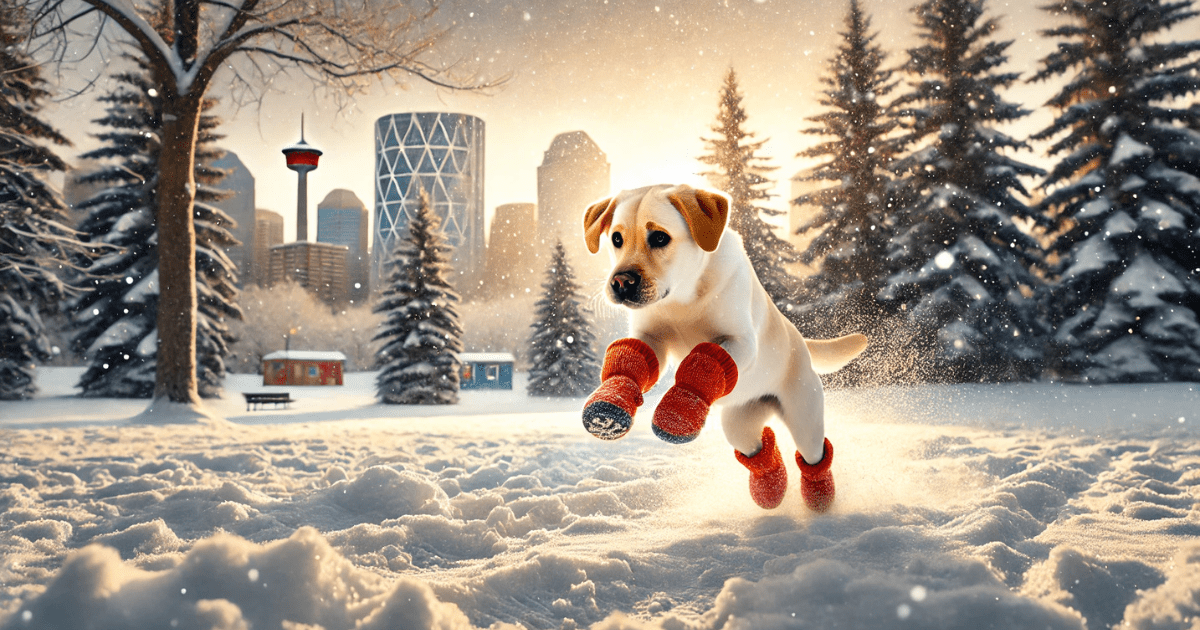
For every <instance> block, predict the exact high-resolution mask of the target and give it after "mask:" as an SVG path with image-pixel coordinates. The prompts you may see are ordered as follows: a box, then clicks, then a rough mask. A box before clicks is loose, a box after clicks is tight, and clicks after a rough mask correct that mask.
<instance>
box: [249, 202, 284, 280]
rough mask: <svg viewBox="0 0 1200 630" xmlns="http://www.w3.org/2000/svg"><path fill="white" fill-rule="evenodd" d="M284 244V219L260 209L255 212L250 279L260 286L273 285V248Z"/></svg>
mask: <svg viewBox="0 0 1200 630" xmlns="http://www.w3.org/2000/svg"><path fill="white" fill-rule="evenodd" d="M282 244H283V217H282V216H281V215H280V214H279V213H277V212H271V211H270V210H263V209H262V208H259V209H258V210H255V211H254V249H253V255H252V257H251V262H250V272H251V274H250V278H251V279H253V280H254V284H257V285H258V286H267V285H269V284H271V248H272V247H275V246H276V245H282Z"/></svg>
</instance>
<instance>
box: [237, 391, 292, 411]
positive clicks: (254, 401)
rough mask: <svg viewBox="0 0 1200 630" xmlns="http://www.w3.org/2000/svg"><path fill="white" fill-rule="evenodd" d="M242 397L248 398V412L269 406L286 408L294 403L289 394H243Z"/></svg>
mask: <svg viewBox="0 0 1200 630" xmlns="http://www.w3.org/2000/svg"><path fill="white" fill-rule="evenodd" d="M242 396H245V398H246V411H250V409H251V407H253V408H254V409H257V408H259V407H261V406H263V405H268V404H270V405H275V406H279V405H283V406H285V407H286V406H287V405H288V404H289V403H291V402H292V396H291V394H289V393H287V392H242Z"/></svg>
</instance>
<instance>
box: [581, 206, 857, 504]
mask: <svg viewBox="0 0 1200 630" xmlns="http://www.w3.org/2000/svg"><path fill="white" fill-rule="evenodd" d="M728 217H729V200H728V199H727V198H726V197H725V196H724V195H722V194H720V193H714V192H709V191H706V190H700V189H695V188H692V187H690V186H687V185H678V186H667V185H660V186H649V187H645V188H639V189H637V190H627V191H623V192H621V193H619V194H617V195H616V196H615V197H611V198H608V199H604V200H601V201H599V202H597V203H595V204H593V205H591V206H590V207H588V208H587V211H586V212H585V213H584V218H583V232H584V239H585V240H586V242H587V247H588V250H589V251H590V252H591V253H592V254H596V253H598V252H599V251H600V250H602V249H603V250H605V251H607V252H608V254H609V257H610V259H611V261H612V273H611V274H610V275H609V281H608V285H607V288H606V293H607V296H608V298H609V300H611V301H612V302H613V303H615V304H618V305H620V306H623V307H625V308H627V309H629V315H630V336H629V337H628V338H625V339H618V340H616V341H614V342H613V343H612V344H610V345H609V346H608V349H607V350H606V352H605V355H604V365H603V368H602V370H601V384H600V386H599V387H598V388H597V389H596V390H595V392H593V393H592V395H591V396H590V397H589V398H588V399H587V401H586V402H585V403H584V409H583V425H584V427H586V428H587V430H588V431H589V432H590V433H591V434H593V435H595V436H596V437H598V438H601V439H606V440H613V439H618V438H620V437H622V436H624V435H625V434H626V433H627V432H628V431H629V429H630V426H631V425H632V423H633V417H634V415H635V413H636V412H637V408H638V407H640V406H641V404H642V394H644V393H645V392H647V391H649V390H650V388H651V387H652V386H653V385H654V383H655V382H656V381H657V380H658V378H659V375H660V374H661V372H662V367H663V365H664V362H665V361H671V362H673V363H675V364H676V365H677V367H676V373H675V384H674V385H673V386H672V387H671V388H670V389H669V390H668V391H667V393H666V394H665V395H664V396H663V398H662V400H661V401H660V402H659V405H658V407H657V408H656V409H655V411H654V419H653V424H652V429H653V431H654V433H655V434H656V435H657V436H658V437H660V438H662V439H664V440H666V441H667V442H672V443H684V442H689V441H691V440H693V439H695V438H696V436H697V435H698V434H699V432H700V429H701V428H703V426H704V424H705V420H706V418H707V416H708V411H709V407H710V406H711V405H712V404H713V403H715V402H716V401H717V400H720V401H721V404H720V407H721V426H722V428H723V429H724V431H725V438H726V439H727V440H728V442H729V444H730V445H731V446H733V448H734V456H735V457H736V458H737V460H738V461H739V462H741V463H742V465H744V466H745V467H746V468H747V469H749V471H750V495H751V497H752V498H753V499H754V501H755V502H756V503H757V504H758V505H759V506H761V507H763V508H765V509H771V508H774V507H777V506H778V505H779V504H780V503H781V502H782V501H783V497H784V494H785V492H786V491H787V485H788V484H787V469H786V466H785V465H784V462H783V458H782V456H781V455H780V452H779V447H778V446H777V445H776V440H775V433H774V432H773V431H772V429H771V428H770V427H768V426H766V422H767V420H769V419H770V418H771V417H772V416H778V417H779V418H780V419H781V420H782V421H783V424H784V425H785V426H786V427H787V429H788V431H789V432H790V433H791V435H792V439H793V440H794V442H795V444H796V447H797V448H798V449H799V450H798V451H797V453H796V457H795V459H796V464H797V465H798V466H799V467H800V474H801V483H800V490H801V494H802V496H803V497H804V501H805V503H806V504H807V505H808V507H809V508H811V509H813V510H815V511H819V512H823V511H825V510H827V509H828V508H829V506H830V504H831V503H832V502H833V499H834V495H835V486H834V482H833V473H832V469H831V466H832V463H833V445H832V444H831V443H830V442H829V440H828V439H827V438H826V437H825V417H824V412H825V404H824V391H823V389H822V386H821V379H820V377H819V376H818V374H819V373H828V372H832V371H835V370H837V369H840V368H841V367H842V366H844V365H845V364H847V363H849V362H850V361H851V360H853V359H854V358H855V357H857V356H858V355H859V354H860V353H861V352H862V351H863V350H864V349H865V348H866V346H867V338H866V337H865V336H863V335H860V334H853V335H847V336H845V337H840V338H838V339H832V340H825V341H814V340H806V339H804V337H803V336H801V334H800V332H799V331H798V330H797V329H796V327H795V326H794V325H792V323H791V322H790V321H788V320H787V319H786V318H785V317H784V316H783V314H782V313H780V312H779V309H778V308H776V306H775V304H774V302H773V301H772V300H771V298H770V296H768V295H767V292H766V290H765V289H763V286H762V284H761V283H760V282H759V281H758V277H757V276H756V275H755V273H754V269H753V268H752V267H751V266H750V259H749V257H748V256H747V255H746V251H745V249H744V247H743V245H742V240H741V237H740V236H739V235H738V234H737V233H736V232H734V231H733V230H731V229H727V222H728Z"/></svg>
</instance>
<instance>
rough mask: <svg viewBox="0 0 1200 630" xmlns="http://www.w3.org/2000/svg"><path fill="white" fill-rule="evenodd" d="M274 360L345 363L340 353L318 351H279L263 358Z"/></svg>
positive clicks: (344, 358) (344, 356)
mask: <svg viewBox="0 0 1200 630" xmlns="http://www.w3.org/2000/svg"><path fill="white" fill-rule="evenodd" d="M274 359H290V360H293V361H345V360H346V355H344V354H342V353H341V352H322V351H319V350H279V351H277V352H272V353H270V354H268V355H266V356H264V357H263V360H264V361H270V360H274Z"/></svg>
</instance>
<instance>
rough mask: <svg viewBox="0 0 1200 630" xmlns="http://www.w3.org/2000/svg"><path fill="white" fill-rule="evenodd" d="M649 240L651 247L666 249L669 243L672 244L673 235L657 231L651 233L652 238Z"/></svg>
mask: <svg viewBox="0 0 1200 630" xmlns="http://www.w3.org/2000/svg"><path fill="white" fill-rule="evenodd" d="M647 240H648V241H649V242H650V247H654V248H656V249H657V248H659V247H666V246H667V243H670V242H671V235H670V234H667V233H666V232H661V231H659V230H655V231H653V232H651V233H650V237H649V238H648V239H647Z"/></svg>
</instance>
